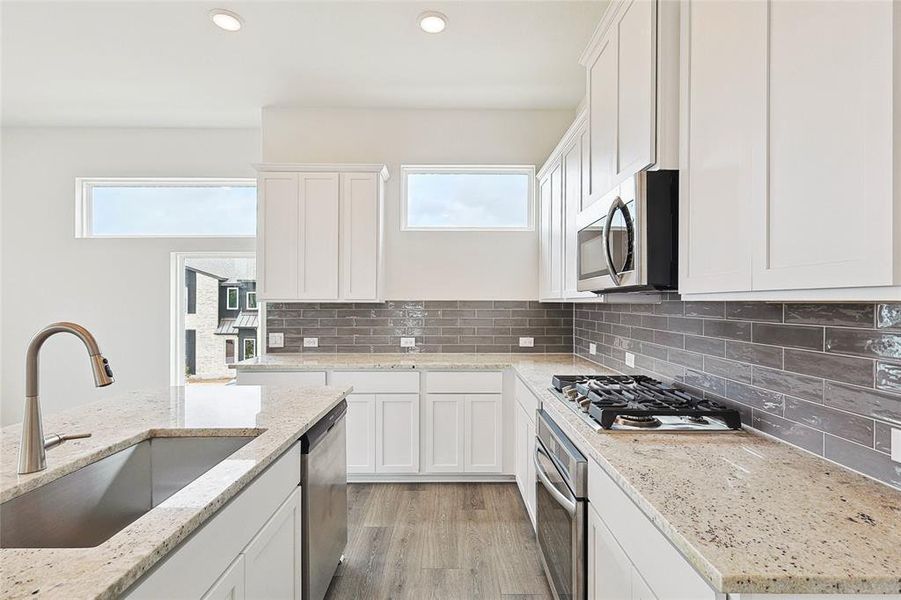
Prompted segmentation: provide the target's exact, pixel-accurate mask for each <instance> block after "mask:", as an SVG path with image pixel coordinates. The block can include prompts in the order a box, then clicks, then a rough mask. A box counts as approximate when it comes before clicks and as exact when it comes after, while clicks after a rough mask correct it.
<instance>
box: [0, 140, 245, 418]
mask: <svg viewBox="0 0 901 600" xmlns="http://www.w3.org/2000/svg"><path fill="white" fill-rule="evenodd" d="M2 147H3V155H2V188H0V191H2V214H3V221H2V237H0V242H2V244H0V245H2V249H0V250H2V254H0V255H2V273H3V281H2V284H3V285H2V298H0V306H2V331H3V336H2V348H0V350H2V356H3V363H2V404H0V406H2V410H0V421H2V423H3V424H8V423H12V422H16V421H19V420H21V411H22V402H23V395H24V369H25V367H24V355H25V348H26V346H27V344H28V341H29V339H30V338H31V336H32V335H33V334H34V333H35V332H36V331H37V330H39V329H40V328H41V327H43V326H45V325H47V324H48V323H51V322H53V321H59V320H71V321H76V322H79V323H82V324H83V325H85V326H86V327H88V329H90V330H91V331H92V332H93V333H94V334H95V335H96V337H97V340H98V342H99V343H100V348H101V350H102V351H103V352H104V354H105V355H106V356H107V358H109V360H110V363H111V365H112V368H113V371H114V373H115V375H116V383H115V384H113V385H112V386H109V387H107V388H102V389H97V388H94V386H93V380H92V378H91V374H90V369H89V366H88V360H87V354H86V353H85V350H84V347H83V346H82V345H81V343H80V342H79V341H78V340H77V339H75V338H74V337H72V336H66V335H59V336H55V337H54V338H51V339H50V340H49V341H48V342H47V343H46V345H45V346H44V350H43V352H42V354H41V399H42V403H43V408H44V411H45V412H53V411H56V410H59V409H60V408H63V407H69V406H72V405H75V404H77V403H81V402H86V401H90V400H94V399H99V398H101V397H103V396H107V395H111V394H112V395H115V394H117V393H121V392H122V391H125V390H131V389H138V388H144V387H150V386H166V385H168V382H169V335H170V333H169V303H170V282H169V278H170V262H169V261H170V253H171V252H173V251H244V252H246V251H253V250H254V241H253V240H250V239H244V240H224V239H219V240H215V239H208V240H178V239H169V240H167V239H145V240H141V239H122V240H115V239H75V237H74V231H75V226H74V219H75V217H74V209H75V204H74V202H75V200H74V190H75V178H76V177H78V176H104V175H106V176H208V177H253V176H254V174H255V172H254V170H253V169H252V168H251V167H250V164H251V163H253V162H258V161H259V159H260V154H259V148H260V141H259V132H258V131H256V130H244V129H216V130H210V129H81V128H46V129H45V128H5V129H3V131H2ZM47 433H50V432H47Z"/></svg>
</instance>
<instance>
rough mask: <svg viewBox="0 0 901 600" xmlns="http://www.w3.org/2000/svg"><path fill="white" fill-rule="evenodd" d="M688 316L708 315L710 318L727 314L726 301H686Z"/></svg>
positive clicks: (685, 312)
mask: <svg viewBox="0 0 901 600" xmlns="http://www.w3.org/2000/svg"><path fill="white" fill-rule="evenodd" d="M683 313H684V315H685V316H686V317H706V318H710V319H715V318H720V319H722V318H723V317H725V316H726V303H725V302H686V303H685V307H684V311H683Z"/></svg>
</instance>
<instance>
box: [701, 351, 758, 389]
mask: <svg viewBox="0 0 901 600" xmlns="http://www.w3.org/2000/svg"><path fill="white" fill-rule="evenodd" d="M704 370H705V371H707V372H708V373H710V374H712V375H719V376H720V377H725V378H726V379H734V380H735V381H742V382H744V383H751V365H749V364H745V363H740V362H734V361H731V360H725V359H722V358H717V357H716V356H705V357H704Z"/></svg>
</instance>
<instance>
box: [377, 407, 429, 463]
mask: <svg viewBox="0 0 901 600" xmlns="http://www.w3.org/2000/svg"><path fill="white" fill-rule="evenodd" d="M375 472H376V473H418V472H419V394H376V396H375Z"/></svg>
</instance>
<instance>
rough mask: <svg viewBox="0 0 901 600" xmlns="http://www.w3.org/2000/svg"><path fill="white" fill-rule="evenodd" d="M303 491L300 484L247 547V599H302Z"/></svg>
mask: <svg viewBox="0 0 901 600" xmlns="http://www.w3.org/2000/svg"><path fill="white" fill-rule="evenodd" d="M300 494H301V488H300V487H298V488H297V489H296V490H295V491H294V493H293V494H291V496H289V497H288V499H287V500H286V501H285V503H284V504H282V505H281V507H279V509H278V510H277V511H276V513H275V514H274V515H272V518H271V519H269V522H268V523H266V525H264V526H263V529H261V530H260V532H259V533H258V534H257V535H256V537H255V538H254V539H253V540H252V541H251V542H250V544H248V545H247V548H245V549H244V554H243V555H244V572H245V581H246V588H245V589H246V594H247V600H269V599H275V598H278V599H279V600H286V599H296V600H300V596H301V589H302V588H301V585H300V583H301V555H300V552H301V541H300V540H301V537H300V534H301V529H300V527H301V525H300V522H301V517H300Z"/></svg>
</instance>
